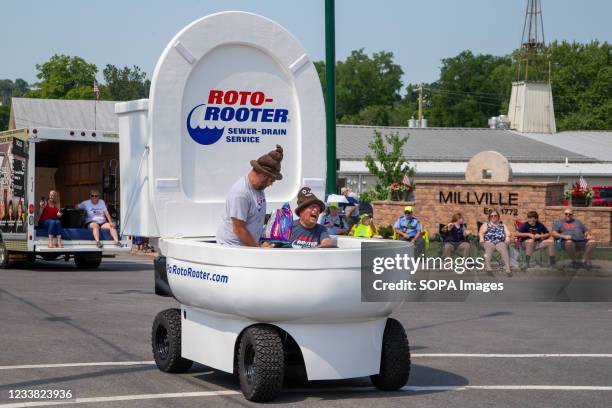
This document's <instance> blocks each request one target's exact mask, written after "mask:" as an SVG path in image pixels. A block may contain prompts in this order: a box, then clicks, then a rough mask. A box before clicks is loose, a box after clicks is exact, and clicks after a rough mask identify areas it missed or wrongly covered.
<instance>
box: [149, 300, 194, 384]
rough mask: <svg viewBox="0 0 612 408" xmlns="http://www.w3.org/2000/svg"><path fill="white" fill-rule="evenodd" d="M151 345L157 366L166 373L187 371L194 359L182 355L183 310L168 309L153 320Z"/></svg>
mask: <svg viewBox="0 0 612 408" xmlns="http://www.w3.org/2000/svg"><path fill="white" fill-rule="evenodd" d="M151 347H152V348H153V357H154V358H155V364H156V365H157V368H159V369H160V370H161V371H163V372H166V373H184V372H187V371H188V370H189V369H190V368H191V365H192V364H193V361H191V360H187V359H186V358H183V357H181V311H180V310H179V309H166V310H164V311H162V312H159V313H158V314H157V316H155V320H154V321H153V329H152V331H151Z"/></svg>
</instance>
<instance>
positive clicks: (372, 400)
mask: <svg viewBox="0 0 612 408" xmlns="http://www.w3.org/2000/svg"><path fill="white" fill-rule="evenodd" d="M151 262H152V261H151V259H150V258H144V257H141V258H138V257H123V258H120V259H116V260H104V261H103V264H102V266H101V267H100V269H99V270H95V271H77V270H76V269H75V268H74V266H73V264H72V263H63V262H62V263H45V264H44V265H40V266H37V267H36V268H35V269H32V270H26V269H19V268H17V269H10V270H3V271H0V313H1V315H0V316H1V317H0V408H2V407H6V406H19V405H16V404H18V403H20V402H22V401H20V400H16V399H10V398H9V392H10V390H33V389H51V390H71V392H72V393H73V394H74V396H76V398H77V399H76V400H72V401H71V403H77V402H78V403H77V404H75V405H77V406H84V407H87V406H96V407H128V408H129V407H201V406H223V407H225V406H228V407H229V406H232V407H235V406H248V405H255V404H251V403H249V402H247V401H246V400H244V398H243V397H242V394H241V393H240V390H239V388H238V383H237V381H236V380H235V379H234V378H233V377H232V376H231V375H229V374H225V373H221V372H217V371H215V370H213V369H210V368H208V367H205V366H201V365H195V366H194V367H193V368H192V369H191V371H190V372H189V373H187V374H164V373H162V372H160V371H158V370H157V368H156V367H155V366H154V365H153V364H151V360H152V355H151V347H150V329H151V323H152V321H153V318H154V317H155V315H156V314H157V312H159V311H161V310H163V309H165V308H168V307H176V306H178V305H177V303H176V302H175V301H174V300H172V299H167V298H161V297H157V296H155V295H154V293H153V285H152V283H153V276H152V275H153V273H152V267H151V265H152V264H151ZM394 317H395V318H397V319H399V320H400V321H401V322H402V324H403V325H404V327H405V328H406V329H407V332H408V337H409V339H410V342H411V347H412V352H413V359H412V363H413V366H412V372H411V375H410V380H409V383H408V386H407V387H406V388H405V389H403V390H401V391H398V392H380V391H377V390H375V389H374V388H372V386H371V384H370V382H369V380H368V379H367V378H363V379H355V380H346V381H334V382H329V381H323V382H311V383H307V384H305V385H300V386H299V387H293V388H288V389H286V390H285V391H284V392H283V394H282V395H281V396H280V397H279V398H278V400H277V401H275V402H274V403H273V404H274V405H287V406H332V407H335V406H338V407H340V406H343V407H344V406H346V407H354V406H363V407H369V406H373V405H376V406H380V407H387V406H388V407H394V406H418V407H439V406H451V405H452V406H456V407H477V406H478V407H482V406H504V407H527V406H529V407H553V406H554V407H575V406H588V407H609V406H611V405H612V336H611V334H612V303H520V304H485V303H482V304H479V303H408V304H405V305H404V306H403V307H402V308H401V310H400V311H399V312H398V313H396V314H395V316H394ZM100 362H102V363H108V364H105V365H94V364H93V363H100ZM77 363H79V364H80V363H82V364H83V365H78V366H75V365H74V364H77ZM56 364H61V365H64V366H53V365H56ZM28 401H30V400H28ZM55 402H56V401H53V403H55ZM37 403H40V404H41V405H38V406H49V405H43V404H50V403H52V401H44V400H37ZM7 404H9V405H7ZM31 406H35V405H31ZM61 406H69V405H67V404H62V405H61Z"/></svg>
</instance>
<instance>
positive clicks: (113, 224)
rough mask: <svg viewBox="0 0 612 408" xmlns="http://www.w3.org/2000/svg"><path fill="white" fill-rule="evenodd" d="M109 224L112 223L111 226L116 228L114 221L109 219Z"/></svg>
mask: <svg viewBox="0 0 612 408" xmlns="http://www.w3.org/2000/svg"><path fill="white" fill-rule="evenodd" d="M108 225H110V227H111V228H115V227H116V225H115V223H114V222H112V221H109V222H108Z"/></svg>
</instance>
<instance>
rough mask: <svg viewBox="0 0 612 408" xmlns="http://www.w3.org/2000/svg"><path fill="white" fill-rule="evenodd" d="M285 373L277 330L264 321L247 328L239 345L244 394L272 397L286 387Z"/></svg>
mask: <svg viewBox="0 0 612 408" xmlns="http://www.w3.org/2000/svg"><path fill="white" fill-rule="evenodd" d="M284 376H285V357H284V352H283V342H282V339H281V336H280V334H279V333H278V331H277V330H276V329H274V328H273V327H269V326H264V325H256V326H252V327H249V328H248V329H246V330H245V331H244V333H243V334H242V338H241V339H240V347H239V348H238V378H239V380H240V389H241V390H242V394H244V397H245V398H246V399H247V400H249V401H255V402H265V401H272V400H273V399H275V398H276V397H277V396H278V394H279V393H280V391H281V389H282V387H283V379H284Z"/></svg>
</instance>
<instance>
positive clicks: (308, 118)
mask: <svg viewBox="0 0 612 408" xmlns="http://www.w3.org/2000/svg"><path fill="white" fill-rule="evenodd" d="M149 103H150V105H149V125H150V131H151V146H150V147H151V154H150V157H149V160H150V163H149V165H150V167H149V168H150V169H151V172H150V175H151V177H152V179H151V180H150V183H151V186H152V187H151V189H150V191H151V195H152V197H150V198H151V202H152V203H153V209H154V213H155V217H156V218H157V224H158V226H159V230H160V235H161V236H162V237H181V236H185V237H188V236H213V235H215V231H216V229H217V227H218V225H219V224H220V222H221V219H222V216H223V214H224V212H225V197H226V194H227V192H228V190H229V188H230V187H231V186H232V184H233V183H234V182H235V181H236V180H238V179H239V178H240V177H243V176H244V175H246V174H247V173H248V171H249V170H250V169H251V166H250V164H249V161H250V160H253V159H257V158H258V157H260V156H261V155H263V154H265V153H267V152H268V151H270V150H273V149H274V147H275V145H276V144H280V145H281V146H282V147H283V149H284V159H283V162H282V170H281V172H282V174H283V179H282V180H281V181H277V182H276V183H275V184H274V186H272V187H271V188H269V189H266V191H265V193H266V201H267V209H268V212H270V211H272V210H274V209H275V208H278V207H280V206H281V205H282V203H283V202H286V201H289V202H293V205H292V207H294V206H295V198H296V196H297V192H298V190H299V188H300V187H301V186H302V185H310V186H311V187H312V188H313V190H314V192H315V194H317V195H318V196H319V197H320V198H323V195H324V178H325V172H326V162H325V146H326V143H325V141H326V138H325V114H324V108H323V96H322V92H321V83H320V81H319V78H318V75H317V72H316V69H315V67H314V64H313V63H312V62H311V61H310V59H309V58H308V56H307V55H306V53H305V51H304V49H303V48H302V46H301V45H300V44H299V43H298V42H297V40H296V39H295V38H294V37H293V36H292V35H291V34H290V33H289V32H288V31H287V30H285V29H284V28H283V27H281V26H280V25H278V24H276V23H275V22H273V21H271V20H269V19H267V18H264V17H261V16H258V15H255V14H251V13H245V12H223V13H218V14H213V15H210V16H207V17H204V18H202V19H200V20H197V21H195V22H193V23H191V24H190V25H188V26H187V27H185V28H184V29H183V30H182V31H180V32H179V33H178V34H177V35H176V36H175V37H174V38H173V39H172V41H170V43H169V44H168V46H167V47H166V49H165V50H164V52H163V53H162V55H161V57H160V59H159V61H158V63H157V66H156V68H155V72H154V74H153V79H152V83H151V92H150V102H149Z"/></svg>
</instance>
